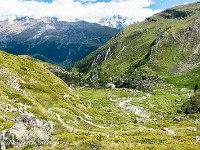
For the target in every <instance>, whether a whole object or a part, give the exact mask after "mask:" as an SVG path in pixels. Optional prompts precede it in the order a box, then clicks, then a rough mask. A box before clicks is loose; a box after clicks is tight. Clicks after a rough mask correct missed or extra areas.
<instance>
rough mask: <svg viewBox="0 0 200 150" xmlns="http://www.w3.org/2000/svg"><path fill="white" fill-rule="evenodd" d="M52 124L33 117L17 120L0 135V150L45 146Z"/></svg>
mask: <svg viewBox="0 0 200 150" xmlns="http://www.w3.org/2000/svg"><path fill="white" fill-rule="evenodd" d="M53 127H54V123H53V122H52V121H45V120H41V119H38V118H37V117H35V116H24V117H22V118H17V119H16V123H15V124H14V125H13V126H12V127H11V128H10V129H6V130H3V131H1V133H0V149H1V150H4V149H8V148H17V149H19V148H23V147H24V146H26V145H28V144H37V143H40V144H47V143H49V142H50V141H51V135H52V134H53V131H54V130H53Z"/></svg>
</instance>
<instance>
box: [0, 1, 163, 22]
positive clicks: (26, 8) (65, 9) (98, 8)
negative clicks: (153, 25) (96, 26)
mask: <svg viewBox="0 0 200 150" xmlns="http://www.w3.org/2000/svg"><path fill="white" fill-rule="evenodd" d="M81 1H82V2H92V1H94V2H95V1H96V0H79V1H76V2H74V0H54V1H53V2H52V3H44V2H36V1H34V0H32V1H23V0H0V3H1V5H0V20H3V19H6V18H10V17H13V16H29V17H33V18H41V17H45V16H49V17H57V18H58V19H60V20H68V19H72V18H79V19H83V20H87V21H92V22H97V21H98V20H99V19H101V18H105V17H112V16H113V15H115V14H119V15H121V16H128V17H132V18H135V19H136V20H142V19H144V18H146V17H148V16H151V15H153V14H155V13H157V12H159V11H160V10H155V11H153V10H151V9H149V8H146V7H148V6H150V5H151V4H153V1H152V0H112V1H111V2H96V3H87V4H85V5H84V4H82V3H81Z"/></svg>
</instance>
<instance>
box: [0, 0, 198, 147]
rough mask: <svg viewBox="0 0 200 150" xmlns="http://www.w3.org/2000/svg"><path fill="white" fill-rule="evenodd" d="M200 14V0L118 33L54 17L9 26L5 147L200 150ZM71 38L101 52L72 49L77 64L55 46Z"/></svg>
mask: <svg viewBox="0 0 200 150" xmlns="http://www.w3.org/2000/svg"><path fill="white" fill-rule="evenodd" d="M199 12H200V2H196V3H191V4H187V5H180V6H176V7H173V8H170V9H167V10H165V11H163V12H161V13H158V14H155V15H154V16H152V17H149V18H146V19H145V20H144V21H142V22H139V23H135V24H132V25H129V26H127V27H125V28H124V29H122V30H121V31H120V32H119V30H117V29H113V28H108V27H102V26H100V25H97V24H91V23H87V22H84V21H81V22H74V23H69V22H58V21H56V20H55V18H54V19H50V18H43V19H39V20H34V19H30V18H18V19H16V20H15V21H14V22H12V23H10V22H9V21H8V20H7V21H4V22H2V23H1V24H0V26H1V28H0V30H1V35H0V36H1V44H2V50H3V51H0V149H1V150H4V149H23V150H28V149H31V150H32V149H33V150H38V149H44V150H63V149H72V150H74V149H91V150H97V149H106V150H107V149H108V150H110V149H121V150H124V149H125V150H126V149H138V150H140V149H159V150H168V149H173V150H183V149H191V150H197V149H200V143H199V142H200V90H199V86H200V57H199V56H200V42H199V41H200V13H199ZM118 18H119V16H118ZM28 20H29V21H28ZM104 21H105V22H106V20H104ZM25 22H26V23H25ZM4 24H6V25H5V26H4ZM75 27H76V28H75ZM55 28H56V29H55ZM66 28H67V29H66ZM64 29H65V30H64ZM86 29H87V30H86ZM94 29H96V30H95V32H93V31H94ZM97 29H98V30H97ZM100 29H101V31H100ZM55 30H56V31H55ZM36 31H37V32H36ZM64 31H65V32H64ZM102 31H105V32H102ZM66 32H67V33H73V34H70V35H71V36H69V35H68V34H67V33H66ZM35 33H37V34H35ZM75 33H76V34H75ZM79 33H81V34H79ZM83 33H84V34H83ZM86 33H87V34H86ZM88 33H90V34H88ZM60 35H62V36H60ZM72 35H73V36H72ZM86 35H88V36H86ZM112 35H114V37H113V38H111V37H112ZM65 36H66V37H67V36H68V38H66V39H68V40H69V41H70V40H72V42H71V43H76V41H78V42H79V43H80V42H83V41H80V40H82V39H83V40H86V39H88V37H90V38H89V39H94V41H93V40H92V45H93V46H94V45H95V46H94V48H95V47H97V46H98V44H99V45H101V46H100V47H99V48H97V49H96V50H95V51H93V52H92V50H91V51H88V52H84V53H82V52H81V53H80V51H76V50H77V49H76V47H75V46H74V48H75V49H74V50H75V51H72V50H71V52H70V56H72V53H73V56H74V59H73V61H72V60H70V61H69V60H67V59H66V57H65V58H63V57H64V54H65V51H64V49H63V51H62V52H61V50H60V49H59V48H58V47H59V46H55V45H57V44H58V43H59V45H60V47H62V46H63V47H65V48H66V47H67V44H69V43H70V42H66V41H65V40H66V39H65V38H64V37H65ZM85 36H86V37H87V38H84V37H85ZM109 36H110V38H111V39H110V40H109V41H108V42H107V43H106V40H104V38H105V37H106V38H108V37H109ZM60 37H63V38H62V39H63V43H62V40H61V38H60ZM80 37H81V38H80ZM95 37H98V40H97V39H96V38H95ZM100 37H102V38H100ZM78 39H79V40H78ZM20 41H25V42H20ZM45 42H47V43H46V45H45V44H44V43H45ZM36 43H37V44H36ZM61 43H62V44H61ZM66 43H67V44H66ZM89 43H90V42H89ZM103 43H105V44H104V45H103ZM63 44H64V45H63ZM38 45H39V46H38ZM42 45H43V46H42ZM102 45H103V46H102ZM27 47H28V49H26V48H27ZM33 47H35V48H34V49H32V48H33ZM37 48H38V51H37ZM54 48H55V49H56V48H57V49H56V50H54ZM58 49H59V50H60V51H59V50H58ZM43 50H44V51H43ZM82 50H83V49H82ZM4 51H7V52H10V53H11V52H12V53H14V52H16V54H20V52H23V53H22V54H26V55H17V56H16V55H13V54H9V53H7V52H4ZM47 51H49V52H52V53H51V54H52V55H51V56H48V55H47V54H48V53H47V54H46V53H43V52H47ZM18 52H19V53H18ZM39 52H40V53H39ZM89 52H91V53H90V54H89ZM66 53H67V54H69V51H67V52H66ZM86 53H87V54H89V55H87V54H86ZM27 54H28V55H30V56H32V57H30V56H28V55H27ZM53 54H54V55H53ZM79 55H82V56H81V57H80V56H79ZM83 55H84V56H85V55H87V56H86V57H85V58H83V59H82V60H80V59H81V58H82V57H84V56H83ZM33 57H35V58H40V59H41V58H44V60H45V61H48V62H43V61H41V60H39V59H35V58H33ZM76 57H78V58H76ZM61 58H63V59H61ZM68 58H71V57H68ZM75 58H76V59H75ZM61 60H62V61H61ZM77 60H80V61H78V62H75V61H77ZM49 62H52V63H54V62H56V64H58V65H56V64H51V63H49ZM73 62H75V63H74V64H73V65H71V67H68V71H66V70H65V69H63V68H62V67H60V66H65V67H66V66H69V65H70V64H72V63H73ZM59 65H60V66H59Z"/></svg>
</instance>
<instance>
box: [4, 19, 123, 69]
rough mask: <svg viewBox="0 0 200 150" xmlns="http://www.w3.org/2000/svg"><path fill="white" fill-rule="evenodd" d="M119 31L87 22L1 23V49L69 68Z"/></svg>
mask: <svg viewBox="0 0 200 150" xmlns="http://www.w3.org/2000/svg"><path fill="white" fill-rule="evenodd" d="M118 32H119V30H117V29H114V28H109V27H105V26H100V25H99V24H93V23H88V22H85V21H77V22H67V21H57V20H56V19H54V18H53V19H52V18H48V17H45V18H41V19H32V18H29V17H22V18H16V19H15V20H8V19H7V20H4V21H3V22H1V23H0V49H1V50H4V51H6V52H9V53H12V54H16V55H30V56H32V57H34V58H37V59H40V60H43V61H47V62H52V63H56V64H59V65H61V66H63V67H67V66H69V65H71V64H73V63H74V62H76V61H78V60H80V59H82V58H84V57H85V56H87V55H88V54H89V53H91V52H93V51H94V50H96V49H97V48H98V47H99V46H102V45H103V44H105V43H106V42H107V41H108V40H109V39H110V38H111V37H112V36H114V35H116V34H117V33H118Z"/></svg>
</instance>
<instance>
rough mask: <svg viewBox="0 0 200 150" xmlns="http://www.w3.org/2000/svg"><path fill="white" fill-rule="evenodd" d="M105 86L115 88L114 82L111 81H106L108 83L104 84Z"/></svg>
mask: <svg viewBox="0 0 200 150" xmlns="http://www.w3.org/2000/svg"><path fill="white" fill-rule="evenodd" d="M106 87H107V88H111V89H115V84H113V83H108V84H106Z"/></svg>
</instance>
